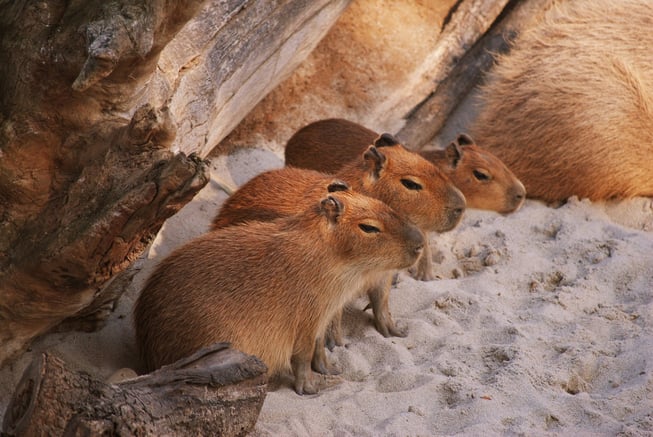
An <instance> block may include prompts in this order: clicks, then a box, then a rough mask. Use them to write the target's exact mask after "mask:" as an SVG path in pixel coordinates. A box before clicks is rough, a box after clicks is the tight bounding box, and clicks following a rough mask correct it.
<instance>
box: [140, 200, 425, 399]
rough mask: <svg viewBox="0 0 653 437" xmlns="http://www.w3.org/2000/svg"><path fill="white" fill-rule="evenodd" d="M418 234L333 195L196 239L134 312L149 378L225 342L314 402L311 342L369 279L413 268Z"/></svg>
mask: <svg viewBox="0 0 653 437" xmlns="http://www.w3.org/2000/svg"><path fill="white" fill-rule="evenodd" d="M424 244H425V239H424V235H423V233H422V232H421V231H420V230H419V228H417V227H416V226H415V225H413V224H412V223H410V222H408V221H407V220H405V219H404V218H403V217H401V216H399V215H398V214H397V213H396V212H395V211H393V210H392V209H391V208H390V207H388V206H387V205H386V204H384V203H383V202H381V201H379V200H377V199H373V198H370V197H367V196H364V195H361V194H358V193H354V192H352V191H337V192H333V193H331V194H329V195H328V197H325V198H324V199H323V200H321V201H317V202H314V204H311V205H310V206H309V207H308V209H306V210H305V211H303V212H301V213H298V214H295V215H291V216H287V217H283V218H280V219H277V220H274V221H270V222H261V221H254V222H248V223H242V224H239V225H235V226H229V227H225V228H222V229H218V230H215V231H211V232H209V233H207V234H204V235H202V236H200V237H198V238H197V239H195V240H193V241H191V242H189V243H187V244H185V245H184V246H182V247H180V248H178V249H176V250H175V251H173V252H172V253H171V254H170V255H169V256H168V257H167V258H165V259H164V260H163V261H161V263H160V264H159V265H158V266H157V268H156V270H155V271H154V273H153V274H152V275H151V276H150V278H149V279H148V281H147V283H146V284H145V287H144V289H143V291H142V292H141V295H140V297H139V298H138V301H137V302H136V306H135V310H134V321H135V327H136V340H137V344H138V347H139V349H140V353H141V356H142V360H143V362H144V364H145V366H146V368H147V370H149V371H151V370H153V369H156V368H158V367H160V366H162V365H165V364H169V363H172V362H174V361H176V360H178V359H180V358H182V357H185V356H187V355H190V354H191V353H193V352H195V351H197V350H199V349H200V348H202V347H205V346H208V345H211V344H213V343H216V342H219V341H228V342H230V343H231V344H232V345H233V347H235V348H237V349H239V350H242V351H244V352H246V353H249V354H253V355H256V356H258V357H259V358H260V359H261V360H262V361H263V362H264V363H265V364H266V365H267V366H268V372H269V374H270V375H275V374H278V373H279V372H281V371H283V370H285V369H291V370H292V372H293V374H294V377H295V382H294V386H295V390H296V391H297V393H299V394H302V393H315V392H316V391H317V387H316V385H315V381H314V375H313V374H312V373H311V370H310V367H311V364H310V363H311V358H312V356H313V351H314V345H315V341H316V338H317V337H318V336H319V335H322V334H323V332H324V330H325V328H326V326H327V324H328V323H329V322H330V320H331V319H332V317H333V315H334V314H335V313H336V312H337V311H338V310H340V309H341V307H342V305H344V304H345V303H346V302H347V301H349V300H350V299H351V298H352V293H353V292H356V291H357V290H359V289H360V287H361V286H362V285H361V284H362V283H364V282H365V280H366V278H368V277H369V276H370V275H371V276H374V275H376V274H378V273H379V272H385V271H393V270H395V269H401V268H406V267H408V266H410V265H412V264H414V263H415V261H416V260H417V258H418V257H419V256H420V254H421V252H422V250H423V247H424Z"/></svg>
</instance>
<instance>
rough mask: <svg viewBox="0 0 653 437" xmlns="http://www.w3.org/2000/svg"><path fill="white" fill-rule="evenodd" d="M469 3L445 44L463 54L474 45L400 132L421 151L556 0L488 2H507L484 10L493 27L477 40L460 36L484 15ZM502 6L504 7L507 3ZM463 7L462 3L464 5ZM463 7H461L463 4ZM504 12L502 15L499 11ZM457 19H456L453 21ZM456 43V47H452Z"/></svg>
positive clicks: (450, 49) (485, 30)
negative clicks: (496, 60) (500, 56)
mask: <svg viewBox="0 0 653 437" xmlns="http://www.w3.org/2000/svg"><path fill="white" fill-rule="evenodd" d="M466 3H469V5H468V7H467V8H466V9H465V13H464V14H460V17H458V15H459V12H456V13H455V17H457V18H458V19H457V20H456V23H455V25H454V23H453V22H450V24H449V25H448V26H447V28H446V30H447V32H448V35H451V37H450V38H449V39H443V42H442V44H443V45H446V46H447V47H446V49H447V50H449V51H451V52H452V53H460V52H461V49H464V48H465V46H467V47H469V43H470V41H471V42H472V44H473V46H471V48H470V49H469V50H466V51H465V52H464V55H463V56H462V57H460V58H459V60H457V59H456V58H454V59H455V62H454V65H453V68H452V69H451V70H449V71H447V69H446V68H443V70H442V71H443V72H444V73H446V77H445V78H444V79H443V80H442V81H441V82H439V83H437V85H436V88H435V90H434V91H433V92H431V93H430V94H429V95H428V96H427V97H426V98H425V99H424V100H423V101H422V102H420V103H419V104H418V105H417V106H416V107H415V108H413V110H412V111H411V112H410V113H409V114H407V115H406V117H405V119H406V124H405V125H404V127H403V128H402V129H401V130H400V131H399V132H398V133H397V136H398V137H399V138H401V139H402V141H404V142H405V143H406V144H408V145H409V146H410V147H411V148H413V149H415V150H418V149H420V148H421V147H422V146H424V145H425V144H426V143H428V142H429V141H430V140H431V139H432V138H434V137H435V136H436V135H437V134H438V133H439V132H440V130H441V129H442V128H443V127H444V125H445V124H446V122H447V119H448V117H449V116H450V115H451V114H452V113H453V111H454V110H455V109H456V107H457V106H458V104H459V103H460V102H461V101H462V100H463V99H464V98H465V97H466V96H467V95H468V94H469V92H470V91H471V90H472V89H473V88H474V87H475V86H477V85H478V84H479V83H480V82H481V79H482V77H483V74H484V73H485V72H487V71H488V70H489V69H490V68H491V67H492V65H493V63H494V57H495V55H496V54H498V53H505V52H507V51H508V49H509V46H510V42H511V41H513V40H514V38H515V37H516V36H517V35H518V34H519V33H520V32H521V31H522V30H523V29H525V28H527V26H528V25H529V24H530V23H532V22H533V21H534V20H537V19H538V17H539V16H540V15H541V14H542V13H543V12H544V11H545V10H546V9H547V8H548V6H549V5H550V4H551V3H552V0H510V1H509V2H507V4H506V2H492V1H490V2H486V3H496V5H495V6H499V5H500V3H503V5H505V8H504V9H503V10H500V9H499V8H497V7H493V8H489V7H488V8H484V10H482V11H480V12H482V13H483V14H484V15H485V17H484V19H482V24H484V25H485V26H488V25H491V27H489V30H488V27H484V28H481V29H482V30H483V31H482V32H479V33H478V34H477V35H475V36H477V37H479V36H480V38H478V39H477V40H475V41H474V40H473V39H472V38H471V37H470V38H466V39H463V38H460V37H458V35H459V34H461V33H462V34H466V33H467V31H466V30H465V26H466V25H467V22H468V21H470V20H473V19H477V20H480V17H475V18H473V17H471V16H470V15H469V12H471V11H473V8H474V7H475V6H477V5H474V2H471V1H464V2H463V5H465V4H466ZM503 5H502V6H503ZM461 6H462V5H461ZM459 9H460V7H459ZM499 13H500V14H499ZM452 21H453V20H452ZM449 45H453V47H449Z"/></svg>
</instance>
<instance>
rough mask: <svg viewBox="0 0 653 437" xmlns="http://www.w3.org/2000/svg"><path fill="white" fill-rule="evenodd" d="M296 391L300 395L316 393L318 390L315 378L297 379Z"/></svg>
mask: <svg viewBox="0 0 653 437" xmlns="http://www.w3.org/2000/svg"><path fill="white" fill-rule="evenodd" d="M295 392H296V393H297V394H298V395H314V394H316V393H317V392H318V388H317V384H316V382H315V378H312V377H310V378H303V379H296V380H295Z"/></svg>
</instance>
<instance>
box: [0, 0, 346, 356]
mask: <svg viewBox="0 0 653 437" xmlns="http://www.w3.org/2000/svg"><path fill="white" fill-rule="evenodd" d="M347 3H348V0H320V1H309V0H277V1H269V2H267V1H266V2H262V1H260V0H226V1H225V0H182V1H178V2H170V1H163V0H110V1H104V0H91V1H86V2H68V1H62V0H45V1H40V2H30V1H27V0H18V1H6V0H0V56H1V57H2V59H3V62H2V63H0V78H1V79H2V80H0V157H1V158H2V159H1V160H0V366H1V365H3V364H4V363H5V362H6V361H7V359H9V358H11V357H14V356H16V355H17V354H19V353H20V352H21V351H22V350H24V349H25V348H26V347H27V345H28V344H29V342H30V341H31V340H32V339H33V338H34V337H36V336H38V335H40V334H43V333H44V332H47V331H48V330H51V329H53V328H54V327H56V326H57V325H59V323H60V322H61V321H62V320H65V319H67V320H66V322H65V324H63V325H62V326H61V327H60V328H61V329H70V328H80V327H82V328H83V329H86V330H92V329H96V328H97V327H99V326H101V323H102V320H103V319H104V318H106V316H107V314H108V313H109V310H110V308H111V307H112V305H113V301H114V300H115V299H116V298H117V297H118V296H119V295H120V292H121V289H122V288H124V287H119V286H117V285H116V284H114V286H113V287H107V284H108V282H109V281H110V280H111V279H112V278H114V277H115V276H116V275H117V274H118V273H120V272H121V271H123V270H124V269H125V267H126V266H128V265H129V264H130V263H131V262H132V261H133V260H134V259H135V258H136V257H138V256H139V255H140V254H141V253H142V251H143V250H144V248H145V247H147V245H148V243H149V242H150V241H151V240H152V238H153V237H154V236H155V235H156V233H157V232H158V230H159V228H160V227H161V225H162V223H163V222H164V221H165V220H166V219H167V218H168V217H170V216H171V215H172V214H174V213H175V212H176V211H177V210H179V209H180V208H181V207H182V206H183V205H184V204H185V203H186V202H188V201H189V200H190V199H191V198H192V197H193V196H194V194H195V193H197V191H198V190H199V189H201V188H202V187H203V186H204V185H205V184H206V183H207V181H208V174H209V173H208V167H207V165H206V162H204V161H203V160H202V159H200V158H201V157H204V156H206V155H207V154H208V152H209V151H210V150H211V148H212V147H213V146H215V145H216V144H217V142H218V141H219V140H220V139H221V138H222V137H224V136H226V135H227V133H228V132H229V130H230V129H231V128H233V126H235V124H236V123H237V122H238V121H239V120H240V118H242V117H243V115H244V114H245V113H246V112H247V111H248V110H249V109H251V108H252V107H253V106H254V105H255V104H256V102H257V101H258V100H260V99H261V98H263V97H264V95H265V94H266V93H267V92H268V91H270V90H271V89H272V87H274V86H275V85H276V84H277V83H278V81H280V80H282V79H283V76H284V74H287V73H288V72H289V71H291V69H292V68H293V67H294V66H295V65H296V64H297V63H298V62H299V61H300V60H301V59H303V57H305V55H306V54H307V53H308V51H310V50H311V49H312V47H314V45H315V44H317V42H318V41H319V39H320V38H321V37H322V36H323V34H324V33H326V31H327V29H328V28H329V26H330V25H331V24H332V23H333V22H334V21H335V19H336V18H337V17H338V15H339V13H340V12H342V9H344V7H345V6H346V5H347ZM71 317H72V319H71Z"/></svg>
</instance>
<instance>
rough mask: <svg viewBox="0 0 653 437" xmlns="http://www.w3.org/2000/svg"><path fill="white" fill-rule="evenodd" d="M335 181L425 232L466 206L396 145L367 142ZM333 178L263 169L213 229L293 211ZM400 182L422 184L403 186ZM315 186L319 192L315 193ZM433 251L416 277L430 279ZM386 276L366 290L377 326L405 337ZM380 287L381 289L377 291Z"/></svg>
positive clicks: (449, 224)
mask: <svg viewBox="0 0 653 437" xmlns="http://www.w3.org/2000/svg"><path fill="white" fill-rule="evenodd" d="M337 177H338V179H342V180H344V181H346V182H348V183H349V184H350V185H351V187H352V189H353V190H355V191H358V192H361V193H363V194H365V195H368V196H372V197H375V198H378V199H380V200H382V201H383V202H385V203H386V204H388V205H389V206H390V207H392V208H394V209H396V210H397V211H399V212H400V213H402V214H405V215H406V217H407V218H408V219H409V220H411V221H412V222H413V223H415V224H416V225H418V226H419V227H420V229H422V230H423V231H425V232H426V231H437V232H443V231H447V230H450V229H452V228H453V227H454V226H456V225H457V224H458V222H459V221H460V218H461V216H462V212H463V210H464V206H465V200H464V196H463V195H462V194H461V193H460V191H459V190H458V189H456V188H455V187H454V186H453V184H451V182H450V181H449V180H448V178H447V177H446V176H444V175H443V174H442V173H441V172H440V171H439V170H438V169H437V168H436V167H435V166H434V165H433V164H431V163H429V162H428V161H426V160H425V159H423V158H422V157H420V156H419V155H417V154H415V153H413V152H410V151H408V150H406V149H405V148H404V147H402V146H400V145H394V146H384V147H378V148H377V147H375V146H370V147H369V148H368V149H367V150H366V152H365V153H364V154H363V156H361V157H360V158H359V160H357V161H356V162H352V163H350V164H349V165H347V166H345V168H343V169H342V170H341V171H340V172H339V173H338V174H337ZM332 180H333V176H330V175H326V174H324V173H319V172H315V171H311V170H305V169H297V168H292V167H286V168H283V169H279V170H272V171H269V172H265V173H262V174H260V175H258V176H256V177H254V178H253V179H251V180H250V181H249V182H247V183H246V184H245V185H243V186H242V187H241V188H240V189H238V190H237V191H236V192H235V193H234V194H233V195H232V196H231V197H230V198H229V199H227V201H226V202H225V203H224V205H223V206H222V208H221V210H220V212H219V213H218V216H217V217H216V219H215V221H214V226H215V228H219V227H222V226H227V225H231V224H236V223H241V222H243V221H248V220H270V219H273V218H274V217H282V216H285V215H289V214H295V213H297V212H299V211H301V210H302V209H303V208H305V205H306V203H307V202H309V203H310V202H312V201H313V199H315V196H316V195H317V192H319V190H320V188H318V187H323V186H325V185H326V184H328V183H329V182H330V181H332ZM402 180H404V181H406V180H410V181H412V182H415V183H419V184H420V185H421V186H422V189H420V190H414V189H409V188H407V187H406V186H405V185H404V183H403V182H402ZM316 190H317V191H316ZM431 269H432V266H431V255H430V249H429V247H428V245H426V247H425V248H424V256H422V257H421V258H420V262H419V266H418V269H417V275H416V276H417V277H418V278H419V279H431V278H432V272H431ZM386 279H387V278H386V277H379V279H378V281H373V282H371V283H369V284H367V285H368V286H367V287H366V288H362V289H361V290H359V291H360V292H361V293H362V292H364V291H365V290H366V289H367V291H368V296H369V297H370V299H371V300H372V307H373V309H374V317H375V324H376V326H377V329H378V330H379V332H381V333H382V334H383V335H385V336H389V335H402V336H403V335H405V331H404V330H401V329H398V328H397V327H396V325H395V323H394V321H393V319H392V317H391V315H390V311H389V308H388V294H389V292H390V287H389V286H387V284H388V281H387V280H386ZM380 290H381V291H380Z"/></svg>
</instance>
